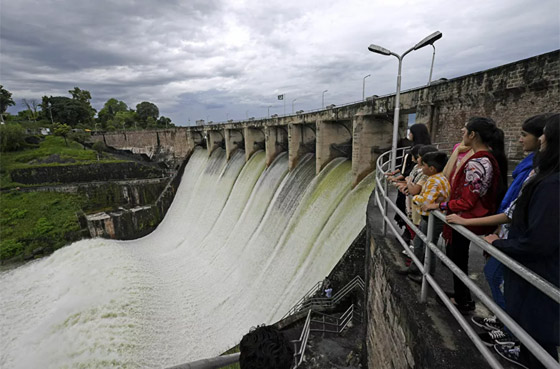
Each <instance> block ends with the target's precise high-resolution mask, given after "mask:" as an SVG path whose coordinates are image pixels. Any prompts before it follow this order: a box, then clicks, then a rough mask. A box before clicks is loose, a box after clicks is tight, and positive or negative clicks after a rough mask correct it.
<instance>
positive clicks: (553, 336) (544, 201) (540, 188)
mask: <svg viewBox="0 0 560 369" xmlns="http://www.w3.org/2000/svg"><path fill="white" fill-rule="evenodd" d="M559 131H560V114H554V115H552V116H550V117H549V118H548V119H547V120H546V125H545V127H544V131H543V135H542V136H541V137H540V144H541V147H540V150H539V153H538V155H537V157H536V158H535V162H536V164H537V165H536V174H535V175H534V176H532V177H531V178H530V179H529V180H528V181H527V183H526V184H525V186H524V187H523V189H522V191H521V194H520V195H519V197H518V199H517V201H516V203H515V210H514V211H513V216H512V222H511V226H510V229H509V234H508V237H507V239H500V238H499V237H498V236H497V235H495V234H493V235H489V236H486V237H485V240H486V241H487V242H489V243H491V244H492V245H493V246H495V247H496V248H497V249H499V250H500V251H502V252H503V253H505V254H507V255H508V256H510V257H512V258H513V259H515V260H516V261H517V262H519V263H520V264H522V265H523V266H525V267H526V268H528V269H530V270H532V271H533V272H534V273H536V274H538V275H539V276H541V277H542V278H543V279H545V280H546V281H548V282H550V283H551V284H552V285H554V286H556V287H559V286H560V233H559V232H558V227H559V224H558V220H559V217H560V173H559V169H560V159H559V149H558V147H559V144H560V134H559ZM504 297H505V301H506V312H507V313H508V314H509V316H511V317H512V318H513V319H514V320H515V321H516V322H517V323H518V324H519V325H520V326H521V328H523V329H524V330H525V331H526V332H527V333H528V334H529V335H530V336H531V337H533V339H534V340H535V341H536V342H537V343H539V344H540V345H541V346H542V347H543V349H545V350H546V351H547V352H548V353H549V354H550V355H551V356H552V357H553V358H554V359H555V360H558V351H557V346H558V345H559V343H560V309H559V306H558V303H556V302H555V301H554V300H553V299H551V298H550V297H548V296H547V295H545V294H544V293H543V292H541V291H540V290H538V289H537V288H536V287H534V286H533V285H532V284H530V283H529V282H527V281H526V280H525V279H523V278H522V277H520V276H519V275H518V274H516V273H514V272H512V271H511V270H510V269H509V268H504ZM494 348H495V350H496V351H497V352H498V353H499V354H500V355H501V356H503V357H505V358H506V359H508V360H510V361H512V362H515V363H518V364H520V365H521V366H523V367H526V368H531V369H535V368H536V369H538V368H544V367H545V366H544V365H543V364H542V363H541V362H540V361H539V360H537V359H536V357H535V356H534V355H533V354H532V353H531V352H530V351H529V350H528V349H527V348H526V347H525V346H524V345H523V344H520V345H519V346H505V345H495V346H494Z"/></svg>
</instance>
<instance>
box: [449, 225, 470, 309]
mask: <svg viewBox="0 0 560 369" xmlns="http://www.w3.org/2000/svg"><path fill="white" fill-rule="evenodd" d="M470 243H471V241H469V240H468V239H467V238H465V237H463V236H462V235H461V234H460V233H459V232H457V231H455V230H453V235H452V236H451V244H449V245H447V256H448V257H449V258H450V259H451V261H453V262H454V263H455V264H456V265H457V266H458V267H459V268H460V269H461V270H462V271H463V273H465V274H466V275H469V245H470ZM453 287H454V290H455V302H456V303H457V304H465V303H467V302H468V301H471V291H470V290H469V289H468V288H467V286H465V284H464V283H463V282H461V280H460V279H459V278H458V277H457V276H456V275H455V274H453Z"/></svg>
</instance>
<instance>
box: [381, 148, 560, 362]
mask: <svg viewBox="0 0 560 369" xmlns="http://www.w3.org/2000/svg"><path fill="white" fill-rule="evenodd" d="M404 149H405V148H404ZM404 149H399V150H401V156H400V158H402V157H404ZM390 155H391V152H390V151H388V152H385V153H383V154H382V155H380V156H379V158H378V160H377V163H376V164H377V169H376V174H375V190H374V191H375V200H376V201H375V202H376V205H377V207H378V208H379V209H380V211H381V213H382V216H383V221H382V224H383V232H384V234H385V232H386V227H387V226H389V227H390V228H391V230H392V231H393V233H394V234H395V235H396V237H397V239H398V241H399V243H400V244H401V246H403V248H404V249H405V250H407V253H408V255H409V256H410V257H411V259H412V261H413V262H414V263H415V264H416V266H418V268H419V270H420V271H421V273H422V275H423V277H422V290H421V291H422V292H421V297H420V300H421V301H422V302H424V301H425V300H426V295H427V288H428V284H429V285H430V286H431V287H432V288H433V289H434V291H435V292H436V294H437V295H438V296H439V297H440V298H441V300H442V301H444V303H445V305H446V307H447V308H448V309H449V310H450V312H451V313H452V315H453V316H454V317H455V319H456V320H457V321H458V322H459V324H460V325H461V327H462V328H463V329H464V330H465V332H466V333H467V335H468V336H469V338H470V339H471V340H472V341H473V343H474V345H475V346H476V348H477V349H478V350H479V351H480V352H481V354H482V355H483V356H484V358H485V359H486V360H487V362H488V363H489V364H490V366H491V367H493V368H502V366H501V364H500V363H499V362H498V361H497V360H496V358H495V356H494V355H492V354H491V353H490V351H489V350H488V348H487V347H486V346H485V345H484V344H483V343H482V341H481V340H480V337H478V335H477V334H476V332H475V331H474V330H473V328H472V327H471V326H470V324H469V323H468V322H467V321H466V319H465V318H464V317H463V315H462V314H461V313H460V312H459V311H458V309H457V308H456V306H455V305H454V304H452V303H451V302H450V301H449V298H448V297H447V296H446V295H445V293H444V292H443V290H442V288H441V287H440V286H439V285H438V283H437V282H436V281H435V279H434V278H433V277H432V276H431V275H430V274H429V270H430V266H429V264H430V259H431V258H430V256H431V252H433V253H434V254H435V255H436V256H437V257H438V258H439V259H440V260H441V261H442V262H443V263H444V264H445V265H446V266H448V267H449V269H450V270H451V271H452V272H453V273H454V274H455V275H456V276H457V277H458V278H459V279H460V280H461V281H462V282H463V283H464V284H465V285H466V286H467V287H468V288H469V290H471V291H472V292H473V293H474V295H475V296H477V297H478V298H479V299H480V300H481V301H482V302H483V303H484V305H486V306H487V307H488V308H489V309H490V310H491V311H492V312H493V313H494V314H495V315H496V316H497V317H498V319H500V320H501V321H502V322H503V323H504V324H505V325H506V326H507V327H508V329H509V330H510V331H511V332H512V333H513V334H514V335H515V337H516V338H518V339H519V340H520V341H521V342H522V343H523V344H524V345H525V346H526V347H527V349H528V350H529V351H531V352H532V353H533V355H535V357H536V358H537V359H538V360H539V361H540V362H541V363H543V364H544V365H545V366H546V367H547V368H560V364H559V363H558V362H557V361H556V360H555V359H554V358H553V357H552V356H550V355H549V354H548V353H547V352H546V351H545V350H544V349H543V348H542V347H541V346H540V345H539V344H538V343H537V342H536V341H535V340H534V339H533V338H532V337H531V336H530V335H529V334H528V333H527V332H525V330H524V329H523V328H521V327H520V326H519V325H518V324H517V323H516V322H515V321H514V320H513V319H512V318H511V317H510V316H509V315H508V314H507V313H505V312H504V311H503V310H502V309H501V308H500V307H499V306H498V305H497V304H496V303H494V301H493V300H492V299H491V298H490V297H488V296H487V295H486V294H485V293H484V292H483V291H482V290H481V289H480V288H479V287H478V286H477V285H476V284H475V283H474V282H473V281H472V280H471V279H470V278H469V277H468V276H467V275H466V274H465V273H463V271H462V270H461V269H460V268H459V267H458V266H457V265H456V264H455V263H453V262H452V261H451V259H449V258H448V257H447V256H446V255H445V254H444V253H443V252H442V251H441V250H439V248H438V247H437V246H436V245H435V244H434V243H433V242H431V239H432V234H433V223H434V216H435V217H437V218H439V219H440V220H442V221H443V222H444V223H446V224H448V225H449V226H451V227H452V228H453V229H455V230H456V231H457V232H459V233H461V234H462V235H463V236H465V237H466V238H467V239H469V240H470V241H471V242H472V243H474V244H475V245H477V246H479V247H480V248H482V249H483V250H484V251H486V252H488V253H489V254H490V255H492V256H494V257H495V258H496V259H498V260H499V261H500V262H502V263H503V264H504V265H506V266H507V267H508V268H509V269H511V270H512V271H513V272H515V273H516V274H518V275H519V276H521V277H522V278H523V279H525V280H526V281H528V282H529V283H531V285H533V286H534V287H535V288H537V289H539V290H540V291H541V292H543V293H545V294H546V295H547V296H549V297H550V298H552V299H553V300H554V301H556V302H557V303H559V302H560V290H559V289H558V288H556V287H555V286H554V285H552V284H551V283H549V282H548V281H546V280H544V279H543V278H542V277H540V276H539V275H537V274H535V273H534V272H532V271H531V270H529V269H527V268H525V267H524V266H522V265H521V264H519V263H518V262H517V261H515V260H513V259H511V258H509V257H508V256H507V255H505V254H504V253H502V252H501V251H499V250H497V249H496V248H495V247H493V246H492V245H490V244H489V243H487V242H486V241H484V240H483V239H481V238H480V237H478V236H477V235H475V234H474V233H472V232H471V231H469V230H468V229H467V228H465V227H463V226H460V225H456V224H449V223H447V222H446V220H445V215H444V214H442V213H441V212H439V211H432V212H431V213H430V216H429V218H428V219H429V220H428V234H427V235H426V234H424V233H422V232H420V229H418V227H416V226H415V225H414V224H413V223H412V222H411V221H410V220H409V219H408V217H407V216H406V215H405V214H404V213H403V212H402V211H400V210H399V209H398V208H397V207H396V205H395V204H394V203H393V202H392V201H391V199H390V198H389V196H388V186H387V180H386V178H385V175H384V173H385V171H386V170H387V169H386V168H387V164H388V163H390V160H389V159H390ZM398 158H399V157H397V159H398ZM380 195H381V196H380ZM381 198H382V199H383V200H384V202H385V205H382V203H381ZM389 207H391V208H392V209H393V210H394V211H395V212H396V213H397V214H398V215H400V216H401V217H402V219H403V220H404V221H405V222H406V223H407V224H408V225H409V226H410V227H411V228H412V230H413V231H414V232H416V234H417V235H418V236H419V237H420V239H421V240H422V241H423V242H424V244H426V245H427V247H426V253H425V257H424V264H422V263H421V262H420V261H419V260H418V258H416V256H415V255H413V254H412V253H410V252H409V248H408V245H407V243H406V242H405V241H404V240H403V239H402V237H401V236H400V235H399V232H398V231H397V229H396V227H395V226H394V225H393V224H392V222H391V221H390V219H389V218H388V215H387V210H388V208H389Z"/></svg>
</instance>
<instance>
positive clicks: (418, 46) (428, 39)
mask: <svg viewBox="0 0 560 369" xmlns="http://www.w3.org/2000/svg"><path fill="white" fill-rule="evenodd" d="M441 36H443V35H442V33H441V32H439V31H436V32H434V33H432V34H431V35H429V36H427V37H426V38H424V39H423V40H422V41H420V42H418V43H417V44H416V45H414V46H413V47H411V48H410V49H408V50H407V51H405V52H404V54H402V55H398V54H395V53H394V52H392V51H390V50H387V49H385V48H383V47H381V46H378V45H374V44H371V45H369V47H368V50H369V51H371V52H373V53H377V54H381V55H393V56H394V57H396V58H397V59H398V61H399V72H398V74H397V92H396V93H395V112H394V118H393V144H392V146H391V170H392V171H394V170H395V167H396V163H397V138H398V135H399V111H400V106H399V105H400V94H401V69H402V60H403V58H404V57H405V56H406V54H408V53H409V52H411V51H414V50H418V49H421V48H423V47H424V46H427V45H432V44H433V43H434V42H436V41H437V40H439V39H440V38H441Z"/></svg>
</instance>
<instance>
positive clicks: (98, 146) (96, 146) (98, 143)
mask: <svg viewBox="0 0 560 369" xmlns="http://www.w3.org/2000/svg"><path fill="white" fill-rule="evenodd" d="M106 148H107V146H105V143H104V142H103V141H96V142H95V143H94V144H93V146H92V149H94V150H95V151H96V152H97V161H99V158H100V157H101V154H103V151H105V149H106Z"/></svg>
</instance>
